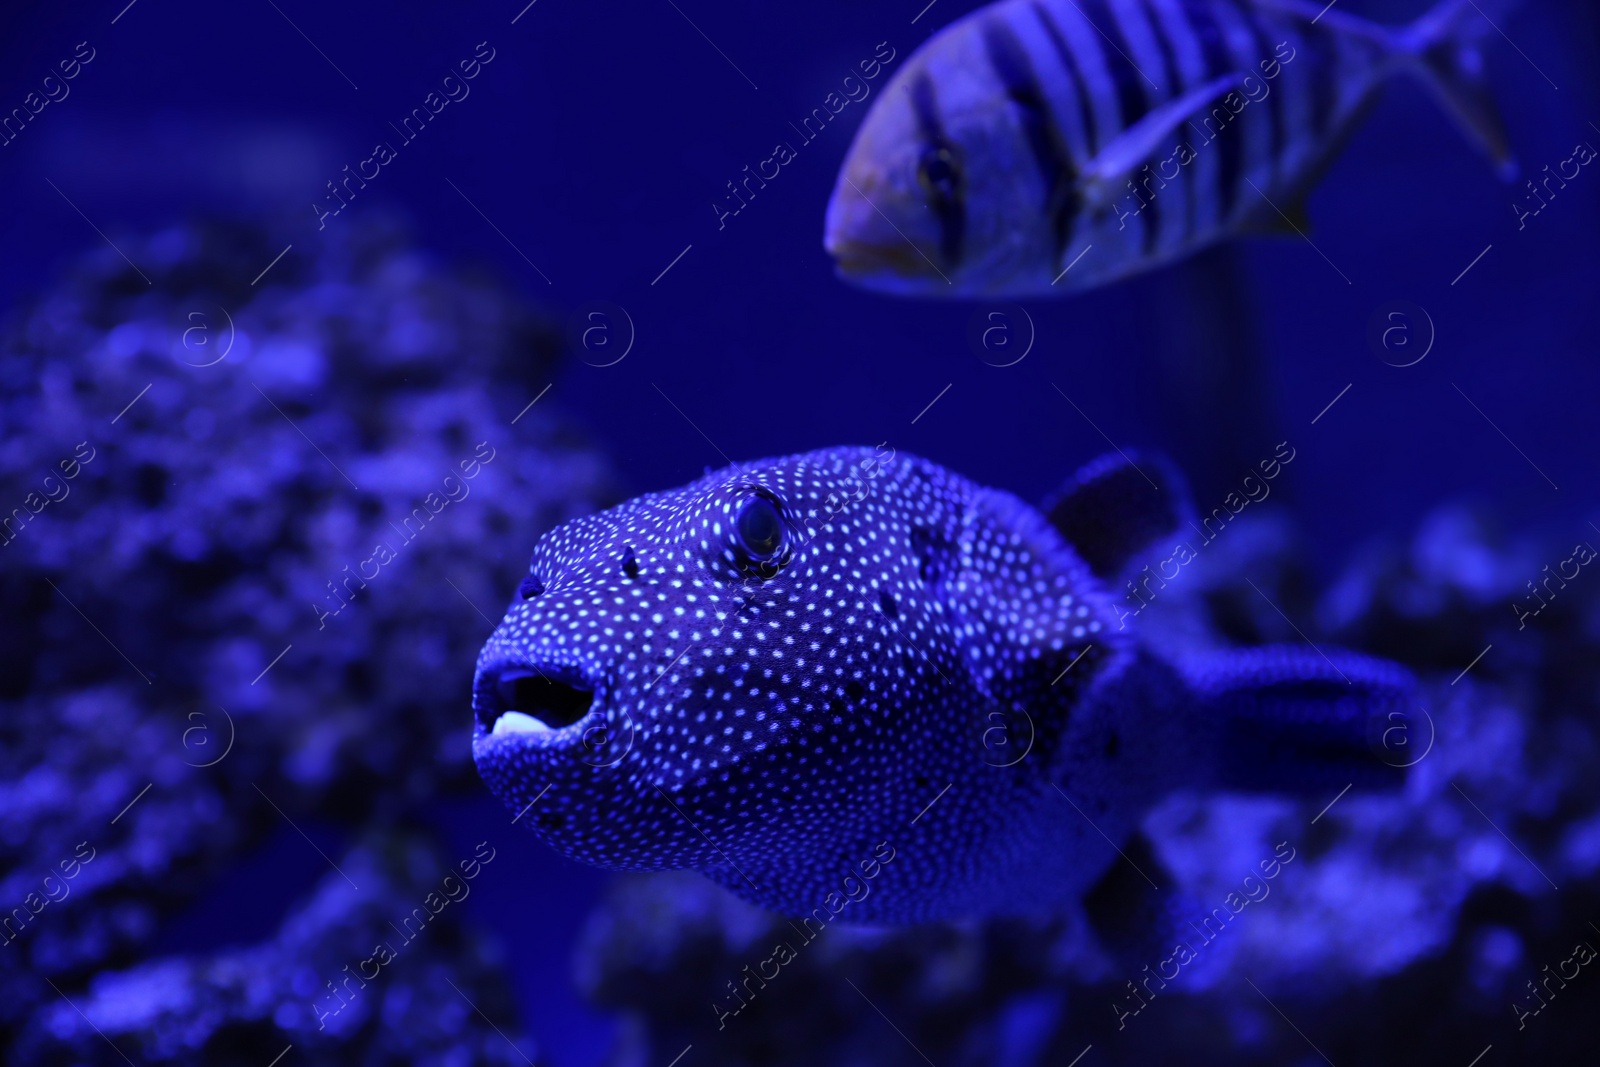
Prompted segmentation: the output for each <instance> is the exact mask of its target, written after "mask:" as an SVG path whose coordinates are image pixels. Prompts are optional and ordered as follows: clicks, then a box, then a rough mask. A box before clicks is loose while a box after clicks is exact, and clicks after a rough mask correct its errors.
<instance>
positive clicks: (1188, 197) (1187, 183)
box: [1138, 0, 1195, 252]
mask: <svg viewBox="0 0 1600 1067" xmlns="http://www.w3.org/2000/svg"><path fill="white" fill-rule="evenodd" d="M1138 3H1139V7H1140V9H1141V10H1142V11H1144V16H1145V20H1146V21H1147V22H1148V23H1149V24H1150V32H1151V33H1152V34H1154V35H1155V39H1156V45H1157V47H1159V48H1160V49H1161V66H1162V71H1163V73H1162V77H1163V78H1165V79H1166V82H1167V85H1168V86H1170V88H1169V89H1168V90H1167V99H1168V100H1176V99H1177V98H1178V97H1180V96H1182V95H1183V94H1184V92H1185V88H1186V87H1185V86H1184V83H1183V71H1182V70H1181V69H1179V67H1178V57H1177V54H1176V53H1174V52H1173V50H1172V40H1171V39H1170V38H1169V37H1168V36H1167V28H1166V26H1164V25H1162V22H1161V16H1160V15H1159V14H1158V13H1157V12H1156V11H1155V9H1154V8H1152V7H1151V6H1150V0H1138ZM1190 169H1191V168H1189V167H1179V168H1178V176H1177V177H1176V178H1174V179H1170V180H1169V179H1167V178H1166V177H1164V176H1162V175H1161V174H1160V167H1159V164H1158V165H1157V174H1156V176H1157V177H1158V178H1159V179H1160V180H1161V181H1163V182H1168V184H1170V183H1171V181H1181V182H1183V214H1184V222H1183V225H1184V232H1185V233H1193V232H1194V193H1195V190H1194V182H1193V181H1192V180H1191V179H1190V177H1189V171H1190ZM1163 188H1165V186H1163ZM1154 248H1155V238H1154V236H1151V235H1148V234H1147V237H1146V241H1145V251H1146V252H1149V251H1152V250H1154Z"/></svg>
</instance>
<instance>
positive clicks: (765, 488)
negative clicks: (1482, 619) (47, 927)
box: [472, 447, 1411, 923]
mask: <svg viewBox="0 0 1600 1067" xmlns="http://www.w3.org/2000/svg"><path fill="white" fill-rule="evenodd" d="M1163 480H1164V481H1169V482H1173V483H1174V484H1169V486H1168V487H1167V489H1166V491H1164V492H1158V491H1156V490H1153V489H1151V488H1150V487H1149V485H1148V484H1146V482H1145V481H1144V474H1143V473H1142V470H1141V468H1139V467H1135V466H1133V460H1131V459H1126V458H1123V457H1117V456H1113V457H1107V458H1106V459H1104V460H1102V461H1099V462H1097V463H1095V464H1091V465H1090V466H1089V467H1086V468H1085V469H1084V470H1083V471H1082V472H1080V473H1079V475H1078V476H1077V477H1075V478H1074V479H1072V480H1071V481H1069V483H1068V484H1067V487H1066V488H1065V489H1064V490H1063V491H1061V492H1060V493H1058V494H1056V496H1055V498H1054V499H1053V500H1052V501H1050V502H1049V504H1048V506H1047V507H1046V508H1045V509H1043V510H1036V509H1035V508H1033V507H1030V506H1029V505H1027V504H1026V503H1024V502H1023V501H1022V500H1020V499H1019V498H1017V497H1015V496H1013V495H1011V494H1009V493H1006V492H1003V491H1000V490H997V489H990V488H985V487H983V486H980V485H977V484H975V483H973V482H971V481H969V480H968V479H966V478H964V477H961V476H960V475H958V474H954V473H952V472H950V471H948V470H946V469H944V468H942V467H940V466H938V465H936V464H934V463H931V462H928V461H927V460H923V459H918V458H915V457H912V456H909V455H904V454H895V453H893V452H886V451H885V450H883V449H876V450H875V449H870V448H853V447H852V448H844V447H841V448H831V449H826V450H822V451H816V452H810V453H806V454H803V455H795V456H789V457H785V458H779V459H768V460H761V461H757V462H753V463H742V464H737V465H734V466H732V467H728V468H726V469H723V470H720V471H717V472H715V473H710V474H707V475H706V476H705V477H703V478H701V479H700V480H698V481H696V482H694V483H692V484H690V485H687V486H684V487H683V488H680V489H675V490H671V491H667V492H658V493H650V494H647V495H645V496H641V497H638V498H636V499H634V500H631V501H629V502H627V503H624V504H621V505H619V506H617V507H614V508H611V509H610V510H607V511H604V512H600V513H598V514H595V515H590V516H587V517H584V518H580V519H577V520H574V521H572V522H569V523H567V524H565V525H563V526H560V527H558V528H556V529H554V530H552V531H550V532H549V533H547V534H545V535H544V536H543V537H542V538H541V539H540V540H539V541H538V543H537V544H536V546H535V548H534V551H533V558H532V561H531V564H530V567H529V573H528V575H527V576H526V577H525V578H524V579H523V580H522V583H521V586H520V587H519V590H518V595H517V597H516V598H515V599H514V600H513V602H512V604H511V606H510V607H509V609H508V610H507V612H506V614H505V617H504V619H503V620H502V621H501V622H500V624H499V625H498V626H497V627H496V629H495V630H494V632H493V634H492V635H491V636H490V637H489V639H488V641H487V643H486V644H485V645H484V647H483V650H482V652H481V654H480V656H479V658H478V663H477V671H476V676H475V680H474V687H473V709H474V713H475V719H476V722H475V728H474V731H473V741H472V745H473V755H474V758H475V760H476V763H477V767H478V770H479V773H480V774H481V776H482V777H483V779H484V780H485V782H487V783H488V785H489V787H490V788H491V789H492V790H493V792H494V793H496V794H497V795H498V796H499V797H500V798H501V799H502V800H503V801H504V802H505V804H506V805H507V806H508V807H509V808H511V809H512V810H514V811H517V812H518V813H519V817H518V821H520V822H521V823H523V824H524V825H526V826H528V827H530V828H531V829H532V830H533V831H534V832H535V833H536V834H537V835H539V836H540V837H542V838H543V839H544V840H545V841H547V842H548V843H549V844H551V845H553V846H554V847H555V848H556V849H557V850H559V851H560V852H561V853H563V854H564V855H566V856H568V857H570V858H572V859H575V860H579V861H582V862H584V863H588V864H593V865H596V866H599V867H605V868H612V869H627V870H664V869H675V868H694V869H697V870H699V871H701V872H703V873H704V874H705V875H707V876H708V877H710V878H712V879H713V880H715V881H716V882H718V883H720V884H722V885H723V886H726V887H727V888H728V889H730V890H732V891H733V892H735V893H737V894H739V895H741V896H743V897H745V898H747V899H749V900H751V901H754V902H756V903H758V904H761V905H764V906H767V907H770V908H773V909H776V910H779V911H783V912H786V913H789V914H800V913H803V912H806V911H808V910H810V909H812V908H814V907H816V906H817V905H818V904H819V902H821V901H822V900H823V899H824V897H825V896H827V895H828V894H829V893H832V892H834V891H836V890H837V889H838V887H839V884H840V880H841V878H842V877H843V876H844V875H846V874H849V873H851V871H852V868H853V867H854V866H855V865H856V864H857V863H860V862H863V861H868V860H870V858H871V857H872V856H873V855H874V849H875V848H877V847H878V846H879V845H880V844H882V843H884V842H887V843H888V845H889V848H891V849H892V850H893V854H894V856H895V859H894V862H893V863H892V864H885V865H883V867H882V869H881V873H879V875H878V876H877V880H876V884H875V887H874V891H873V892H872V894H871V895H870V896H869V897H867V898H866V899H864V900H862V901H860V902H859V903H856V904H853V905H852V918H853V919H855V920H857V921H870V922H880V923H910V922H920V921H928V920H938V919H949V918H956V917H963V916H976V915H985V914H994V913H1006V912H1013V913H1014V912H1029V911H1046V910H1052V909H1057V908H1059V907H1062V906H1065V905H1066V904H1067V903H1068V902H1069V901H1071V900H1073V899H1075V898H1079V897H1081V896H1082V894H1084V893H1085V892H1086V891H1088V890H1089V889H1090V888H1092V886H1093V885H1094V883H1095V882H1096V881H1097V880H1098V879H1099V878H1100V877H1101V876H1102V875H1104V874H1105V873H1106V871H1107V869H1108V867H1109V866H1110V865H1111V864H1112V863H1113V861H1115V860H1116V859H1117V851H1116V849H1115V847H1114V844H1113V843H1114V842H1118V841H1125V840H1126V839H1127V838H1128V837H1129V836H1130V835H1131V834H1132V833H1133V832H1134V831H1135V829H1136V826H1137V824H1138V822H1139V820H1140V818H1141V816H1142V815H1143V813H1144V812H1145V811H1146V810H1147V809H1148V808H1149V807H1150V806H1151V805H1153V804H1154V803H1156V802H1157V801H1159V800H1160V799H1161V798H1162V797H1164V796H1165V795H1167V794H1168V793H1169V792H1170V791H1172V790H1174V789H1183V788H1206V787H1219V788H1244V789H1290V790H1293V789H1296V788H1308V787H1313V786H1315V785H1319V784H1321V785H1325V784H1326V783H1331V782H1338V783H1339V784H1343V783H1345V782H1346V781H1349V780H1351V779H1361V780H1368V779H1371V778H1372V774H1371V773H1369V772H1372V771H1377V772H1382V771H1385V770H1387V768H1385V767H1383V766H1382V765H1381V764H1380V763H1379V762H1378V760H1377V759H1375V758H1374V756H1373V755H1372V753H1371V751H1370V738H1371V736H1372V733H1373V727H1374V725H1375V724H1382V723H1383V721H1384V716H1385V713H1386V712H1387V711H1389V710H1391V709H1393V708H1395V707H1398V706H1400V705H1401V704H1402V703H1403V702H1405V701H1406V700H1407V699H1408V692H1409V689H1410V686H1411V682H1410V679H1409V677H1408V675H1407V674H1406V673H1405V672H1404V671H1403V670H1402V669H1400V668H1399V667H1396V666H1394V665H1391V664H1388V663H1385V662H1382V661H1377V660H1373V659H1369V658H1366V657H1362V656H1359V655H1356V654H1353V653H1348V652H1337V651H1333V650H1323V651H1321V652H1319V651H1312V650H1310V649H1302V648H1298V647H1294V648H1291V647H1267V648H1256V649H1247V650H1235V651H1224V652H1215V651H1212V652H1208V653H1206V654H1203V655H1202V654H1196V655H1195V656H1194V657H1193V658H1185V659H1183V660H1182V661H1181V662H1174V661H1172V660H1171V659H1169V658H1163V657H1162V656H1159V655H1157V654H1155V653H1154V652H1152V651H1151V650H1150V649H1149V648H1147V647H1145V645H1144V644H1143V643H1141V641H1140V640H1139V637H1138V635H1137V634H1136V633H1135V632H1134V631H1133V629H1132V628H1131V627H1128V626H1126V625H1125V623H1126V622H1127V619H1126V618H1122V619H1120V621H1119V613H1118V611H1117V610H1116V608H1115V606H1114V594H1113V592H1112V590H1113V588H1115V586H1114V585H1113V584H1112V583H1113V582H1114V581H1115V580H1116V576H1117V575H1119V574H1121V573H1123V572H1124V571H1125V570H1126V569H1127V568H1128V567H1129V566H1130V565H1131V564H1130V560H1133V559H1134V558H1135V556H1136V554H1137V552H1138V550H1139V549H1140V548H1142V547H1144V546H1147V545H1150V544H1151V543H1152V541H1153V540H1154V539H1155V538H1157V537H1159V536H1160V535H1161V534H1163V533H1165V532H1167V531H1168V530H1169V529H1174V528H1175V522H1176V521H1177V520H1179V519H1180V518H1181V516H1180V515H1178V514H1177V513H1176V511H1175V510H1174V509H1175V507H1178V510H1181V507H1180V506H1177V505H1175V504H1174V503H1173V502H1174V501H1178V500H1180V499H1182V497H1183V494H1182V492H1181V488H1180V487H1179V486H1178V485H1177V484H1175V482H1176V479H1175V478H1164V479H1163ZM1122 614H1123V615H1126V613H1122ZM997 731H998V733H997ZM1335 788H1337V786H1335Z"/></svg>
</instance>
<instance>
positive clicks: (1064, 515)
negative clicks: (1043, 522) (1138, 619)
mask: <svg viewBox="0 0 1600 1067" xmlns="http://www.w3.org/2000/svg"><path fill="white" fill-rule="evenodd" d="M1042 510H1043V511H1044V513H1045V515H1046V516H1047V517H1048V518H1049V519H1050V524H1051V525H1052V526H1054V527H1055V528H1056V530H1057V531H1058V532H1059V533H1060V534H1061V536H1062V537H1064V538H1066V539H1067V542H1068V543H1069V544H1071V545H1072V547H1073V548H1074V549H1076V550H1077V552H1078V555H1079V556H1081V557H1082V558H1083V561H1084V562H1085V563H1087V564H1088V565H1089V569H1090V570H1092V571H1094V573H1095V574H1096V575H1098V576H1099V577H1102V578H1106V577H1110V576H1112V575H1115V574H1118V573H1119V572H1121V571H1122V570H1123V568H1124V567H1126V566H1127V564H1128V562H1129V561H1130V560H1132V559H1133V558H1134V557H1136V556H1138V555H1139V554H1140V553H1141V552H1142V551H1143V550H1144V549H1146V548H1148V547H1150V545H1151V543H1152V542H1154V541H1155V540H1156V539H1157V538H1160V537H1162V536H1164V535H1166V534H1170V533H1172V532H1173V531H1174V530H1177V529H1179V528H1180V527H1182V526H1183V525H1184V523H1185V522H1187V521H1188V520H1189V519H1190V518H1191V517H1192V516H1193V513H1194V504H1193V502H1192V501H1191V500H1190V497H1189V486H1188V483H1187V482H1186V481H1185V480H1184V478H1183V475H1182V474H1181V473H1179V471H1178V470H1177V468H1176V467H1174V466H1173V465H1172V464H1171V463H1169V462H1167V461H1166V460H1165V459H1163V458H1162V457H1160V456H1156V455H1152V454H1150V453H1132V454H1124V453H1121V452H1117V453H1109V454H1107V455H1104V456H1101V457H1100V458H1099V459H1097V460H1094V461H1093V462H1092V463H1089V464H1088V465H1087V466H1085V467H1083V468H1082V469H1080V470H1079V471H1078V473H1077V474H1074V475H1073V476H1072V477H1071V478H1070V479H1068V480H1067V483H1066V484H1065V485H1064V486H1062V487H1061V488H1060V489H1059V490H1057V491H1056V493H1055V494H1054V495H1053V496H1051V497H1049V498H1048V499H1046V500H1045V502H1044V507H1043V509H1042Z"/></svg>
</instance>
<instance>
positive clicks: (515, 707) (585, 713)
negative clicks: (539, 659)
mask: <svg viewBox="0 0 1600 1067" xmlns="http://www.w3.org/2000/svg"><path fill="white" fill-rule="evenodd" d="M595 692H596V686H595V683H594V682H593V681H592V680H591V679H589V678H588V677H587V676H586V675H585V674H584V673H583V672H582V671H579V670H577V669H574V668H572V667H566V666H557V665H555V664H542V665H541V664H535V663H519V662H515V661H507V662H503V663H497V664H491V665H489V666H487V667H485V668H484V669H482V670H480V671H479V672H478V676H477V677H476V678H475V679H474V680H473V686H472V711H473V715H474V716H475V718H476V719H477V724H478V726H479V728H480V729H481V730H482V732H483V735H484V736H487V737H505V736H509V735H511V734H519V735H525V736H529V737H540V736H543V737H545V738H547V739H548V740H552V741H554V740H558V738H559V736H562V735H565V734H566V733H568V732H570V733H571V734H572V735H573V736H576V735H577V734H579V733H580V732H581V731H578V730H576V729H572V728H573V727H576V726H577V724H579V723H580V722H582V721H583V720H584V719H586V718H588V717H589V716H590V715H591V714H592V713H593V711H594V705H595Z"/></svg>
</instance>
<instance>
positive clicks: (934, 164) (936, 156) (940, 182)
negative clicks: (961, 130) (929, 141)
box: [917, 145, 961, 200]
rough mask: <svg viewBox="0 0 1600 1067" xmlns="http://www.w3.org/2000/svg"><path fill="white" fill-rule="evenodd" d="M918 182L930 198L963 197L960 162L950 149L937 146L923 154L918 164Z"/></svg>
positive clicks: (950, 198) (952, 198)
mask: <svg viewBox="0 0 1600 1067" xmlns="http://www.w3.org/2000/svg"><path fill="white" fill-rule="evenodd" d="M917 181H919V182H921V183H922V188H923V191H924V192H926V193H927V194H928V195H929V196H931V197H937V198H938V199H941V200H955V199H956V198H957V197H958V196H960V195H961V164H960V161H959V160H957V159H956V155H955V153H954V152H952V151H950V149H948V148H946V147H944V146H943V145H936V146H935V147H933V148H930V149H928V150H927V151H926V152H924V153H922V159H921V161H920V162H918V163H917Z"/></svg>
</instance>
